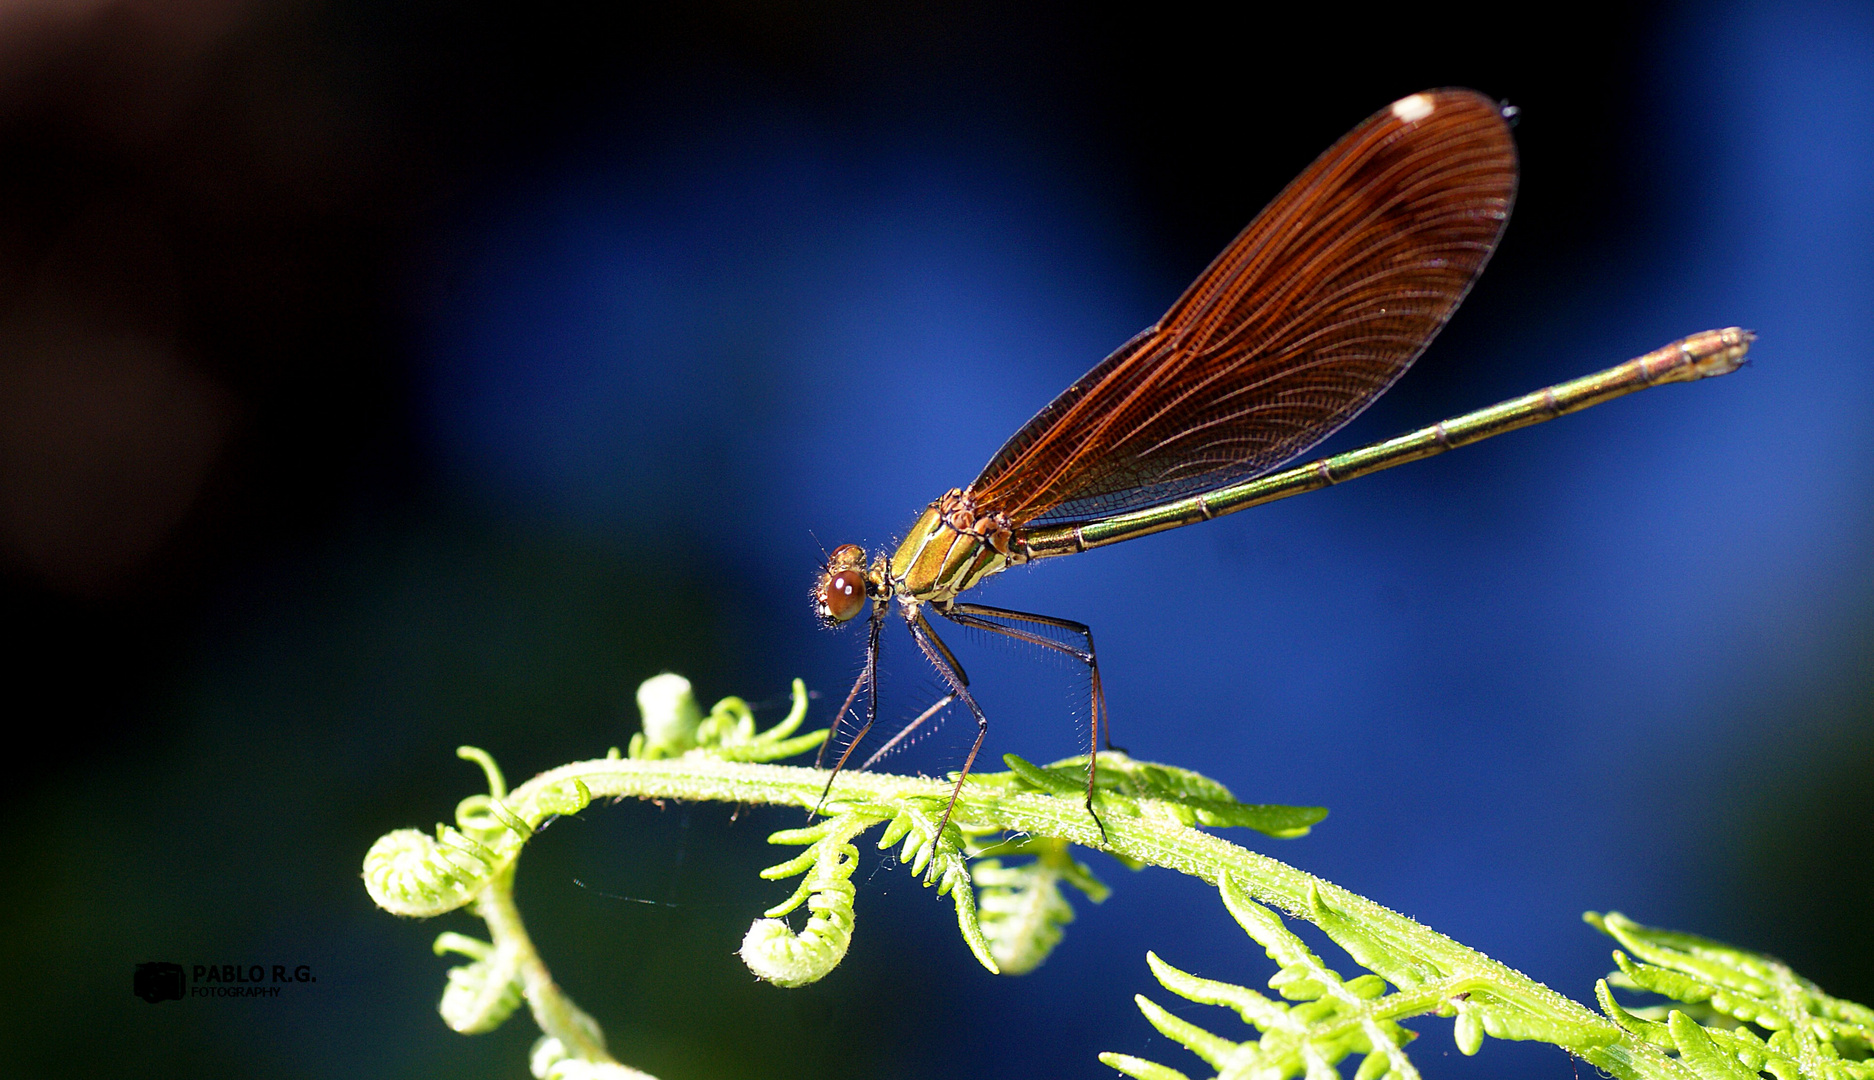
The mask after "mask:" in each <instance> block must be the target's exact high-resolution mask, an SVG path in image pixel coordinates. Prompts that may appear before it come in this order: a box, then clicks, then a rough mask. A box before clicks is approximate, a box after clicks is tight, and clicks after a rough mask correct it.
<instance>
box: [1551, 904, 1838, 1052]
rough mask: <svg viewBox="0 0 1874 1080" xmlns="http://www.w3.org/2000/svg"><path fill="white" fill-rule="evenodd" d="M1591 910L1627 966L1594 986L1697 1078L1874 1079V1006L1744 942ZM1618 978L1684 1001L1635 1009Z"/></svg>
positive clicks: (1605, 1007) (1620, 1018) (1604, 1004)
mask: <svg viewBox="0 0 1874 1080" xmlns="http://www.w3.org/2000/svg"><path fill="white" fill-rule="evenodd" d="M1584 918H1585V919H1586V920H1587V921H1588V922H1589V923H1590V924H1592V925H1593V926H1594V927H1596V928H1597V929H1599V930H1601V931H1602V932H1603V933H1605V934H1607V935H1608V936H1609V937H1611V938H1613V939H1614V940H1616V941H1618V942H1620V944H1621V945H1623V946H1625V951H1624V952H1623V951H1620V950H1615V952H1614V963H1615V964H1616V965H1617V966H1618V968H1619V970H1618V971H1617V972H1615V973H1614V974H1613V975H1610V976H1609V977H1608V978H1606V979H1603V980H1601V981H1600V982H1599V983H1596V984H1595V988H1594V990H1595V997H1596V998H1597V999H1598V1000H1599V1002H1600V1005H1601V1011H1602V1012H1604V1013H1606V1014H1607V1016H1608V1018H1609V1019H1611V1020H1613V1021H1614V1022H1615V1023H1616V1024H1619V1025H1620V1026H1621V1027H1622V1028H1624V1029H1626V1030H1627V1031H1628V1032H1630V1033H1632V1034H1633V1035H1636V1036H1638V1037H1639V1038H1641V1039H1642V1040H1644V1041H1645V1042H1646V1044H1647V1045H1649V1046H1651V1047H1656V1048H1658V1049H1660V1050H1663V1051H1666V1052H1668V1053H1674V1054H1677V1055H1678V1057H1677V1061H1678V1062H1679V1063H1680V1064H1681V1065H1683V1066H1684V1067H1686V1068H1687V1069H1689V1070H1690V1071H1691V1073H1692V1074H1693V1075H1695V1076H1696V1077H1698V1078H1699V1080H1751V1078H1752V1077H1754V1076H1755V1075H1756V1074H1758V1073H1764V1072H1767V1073H1769V1074H1771V1075H1772V1076H1774V1077H1776V1078H1777V1080H1874V1060H1871V1059H1874V1009H1869V1008H1868V1007H1867V1006H1865V1005H1858V1004H1856V1003H1854V1002H1852V1001H1843V1000H1841V999H1840V998H1833V997H1830V996H1828V995H1827V994H1825V993H1823V992H1822V990H1821V989H1820V988H1819V987H1817V986H1816V985H1815V984H1814V983H1812V982H1810V981H1809V980H1807V979H1804V978H1802V977H1801V976H1799V975H1797V974H1796V973H1795V972H1793V971H1791V970H1790V969H1789V967H1788V966H1787V965H1785V964H1782V963H1780V962H1778V961H1776V960H1772V959H1770V958H1769V957H1766V956H1761V955H1758V954H1756V953H1752V952H1748V951H1746V950H1744V949H1739V948H1735V947H1733V946H1730V945H1725V944H1722V943H1720V942H1716V941H1709V940H1706V939H1705V938H1700V937H1694V936H1692V935H1690V934H1681V933H1675V932H1672V931H1668V930H1657V929H1654V928H1652V927H1648V926H1642V925H1640V924H1639V923H1636V922H1634V921H1633V920H1631V919H1629V918H1627V917H1626V916H1624V915H1622V914H1620V913H1619V912H1609V913H1608V914H1606V915H1599V914H1596V913H1594V912H1589V913H1588V914H1587V915H1585V916H1584ZM1629 953H1630V954H1632V955H1631V956H1629V955H1628V954H1629ZM1610 984H1611V985H1610ZM1613 986H1619V987H1621V988H1623V989H1628V990H1639V991H1644V992H1647V993H1652V994H1658V995H1660V996H1661V997H1667V998H1671V999H1672V1000H1674V1001H1676V1002H1678V1003H1680V1004H1681V1005H1683V1006H1686V1008H1683V1009H1677V1008H1671V1007H1666V1006H1654V1007H1650V1008H1636V1009H1627V1008H1625V1007H1623V1006H1622V1005H1621V1004H1620V1003H1619V1002H1618V1001H1617V1000H1616V999H1615V998H1614V994H1613V989H1612V987H1613ZM1701 1021H1703V1022H1701Z"/></svg>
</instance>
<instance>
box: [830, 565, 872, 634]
mask: <svg viewBox="0 0 1874 1080" xmlns="http://www.w3.org/2000/svg"><path fill="white" fill-rule="evenodd" d="M819 600H820V617H821V618H822V619H826V620H827V621H829V622H835V623H843V622H848V621H850V620H851V619H852V618H853V616H855V615H857V614H859V612H861V611H863V610H865V575H864V574H862V573H860V572H859V571H857V570H841V571H840V572H839V573H837V574H828V575H827V576H826V580H825V581H824V582H822V583H821V585H820V596H819Z"/></svg>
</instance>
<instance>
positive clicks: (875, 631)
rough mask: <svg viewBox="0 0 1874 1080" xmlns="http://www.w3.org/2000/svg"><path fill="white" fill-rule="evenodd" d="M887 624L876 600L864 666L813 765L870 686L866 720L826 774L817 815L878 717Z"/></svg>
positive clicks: (824, 751) (867, 633)
mask: <svg viewBox="0 0 1874 1080" xmlns="http://www.w3.org/2000/svg"><path fill="white" fill-rule="evenodd" d="M884 626H885V607H884V605H883V604H874V605H873V606H872V618H871V620H870V622H869V623H868V624H867V627H866V641H865V665H864V666H863V667H862V668H860V670H859V677H858V678H857V679H855V680H853V684H852V690H851V692H849V693H848V694H847V695H846V703H845V704H844V705H841V706H840V707H839V712H837V713H835V714H834V715H833V727H832V729H831V730H829V731H828V732H827V733H826V741H825V742H822V743H821V744H820V752H819V753H818V754H816V755H814V759H813V767H814V768H816V769H817V768H819V767H820V762H821V760H822V759H824V758H825V757H826V748H827V747H828V746H829V745H831V743H832V742H833V739H834V738H835V737H836V736H838V735H839V725H840V721H842V720H844V719H846V710H848V709H850V708H852V703H853V702H854V701H855V700H857V699H858V697H859V690H860V688H861V687H867V686H869V687H871V689H872V692H871V694H869V695H867V698H866V707H865V724H864V726H862V727H861V728H860V729H859V733H858V734H857V735H854V736H853V737H852V741H851V742H849V743H847V744H846V750H845V752H844V753H842V754H840V755H839V761H837V762H835V763H834V765H833V775H831V776H829V777H827V778H826V787H824V788H822V789H821V790H820V801H819V802H817V803H814V804H813V815H818V814H819V813H820V808H821V807H822V806H825V805H826V797H827V796H828V795H830V794H832V792H833V781H835V780H837V779H839V774H840V771H841V770H842V769H844V768H845V767H846V759H847V758H849V757H851V756H852V752H853V751H854V750H857V749H858V748H859V741H860V740H861V739H864V738H865V734H866V732H868V731H871V730H872V723H873V722H874V721H876V720H877V719H878V641H879V631H880V630H882V629H884ZM813 815H810V816H813Z"/></svg>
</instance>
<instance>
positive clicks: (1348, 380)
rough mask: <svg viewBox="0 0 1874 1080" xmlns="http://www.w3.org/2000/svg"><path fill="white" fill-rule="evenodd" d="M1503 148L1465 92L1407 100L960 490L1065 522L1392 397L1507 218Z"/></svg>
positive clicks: (1483, 109)
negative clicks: (1385, 393) (966, 488)
mask: <svg viewBox="0 0 1874 1080" xmlns="http://www.w3.org/2000/svg"><path fill="white" fill-rule="evenodd" d="M1515 192H1516V147H1515V144H1514V143H1513V142H1512V141H1511V139H1510V131H1509V125H1508V124H1507V123H1506V122H1505V121H1504V119H1503V117H1502V116H1501V115H1500V113H1499V110H1498V107H1497V106H1496V105H1495V104H1494V103H1493V102H1491V101H1490V100H1489V99H1488V98H1486V97H1484V96H1483V95H1481V94H1478V93H1476V92H1475V91H1471V90H1432V91H1427V92H1426V93H1423V94H1414V95H1413V96H1411V97H1409V98H1404V99H1402V100H1400V101H1398V102H1395V103H1394V104H1393V105H1391V106H1390V107H1388V108H1386V109H1383V110H1381V111H1380V112H1378V113H1375V114H1374V115H1373V116H1371V117H1369V118H1368V119H1367V120H1366V122H1365V123H1363V124H1361V125H1360V126H1359V127H1357V128H1354V129H1353V131H1351V132H1349V133H1348V134H1347V135H1346V136H1345V137H1344V138H1342V139H1341V140H1340V141H1339V142H1337V143H1335V144H1334V145H1333V146H1332V147H1329V148H1328V150H1327V152H1326V153H1324V154H1322V155H1321V156H1320V157H1319V158H1317V159H1316V160H1315V162H1314V164H1312V165H1310V166H1309V167H1308V169H1307V171H1306V172H1303V173H1302V174H1301V175H1300V176H1298V177H1296V178H1295V180H1294V181H1293V182H1292V183H1290V184H1289V185H1288V187H1286V188H1284V189H1283V191H1282V193H1281V194H1280V195H1278V196H1276V199H1275V201H1274V202H1272V203H1270V204H1269V205H1268V206H1267V207H1266V208H1265V209H1264V210H1263V211H1262V213H1260V214H1258V215H1257V216H1256V219H1255V220H1254V221H1252V222H1250V223H1249V227H1248V228H1245V229H1244V230H1243V231H1242V233H1241V234H1239V235H1238V236H1237V238H1236V239H1235V240H1234V241H1232V242H1231V243H1230V246H1229V247H1228V248H1225V249H1224V251H1223V254H1221V255H1219V256H1217V259H1216V261H1215V262H1213V263H1211V264H1210V267H1209V268H1208V269H1206V270H1205V271H1204V272H1203V274H1202V275H1200V276H1199V277H1198V279H1197V280H1196V281H1195V282H1193V283H1192V285H1191V287H1190V288H1189V289H1188V290H1186V291H1185V293H1184V295H1183V296H1181V297H1179V298H1178V302H1177V303H1175V304H1173V305H1172V306H1171V310H1170V311H1168V312H1166V313H1165V317H1164V318H1163V319H1160V320H1159V321H1158V323H1157V325H1155V326H1152V327H1150V328H1148V329H1147V330H1145V331H1144V332H1143V333H1141V334H1140V335H1139V336H1137V337H1135V338H1133V339H1132V340H1131V341H1129V342H1127V343H1126V344H1124V345H1122V346H1120V348H1119V350H1118V351H1117V352H1115V353H1113V354H1112V355H1111V356H1109V357H1107V358H1106V359H1105V360H1104V361H1102V362H1101V363H1100V365H1099V366H1098V367H1095V368H1094V369H1093V370H1092V371H1090V372H1088V373H1087V374H1086V376H1085V377H1083V378H1082V379H1081V380H1080V381H1079V382H1077V383H1075V384H1074V385H1072V386H1070V387H1068V388H1067V389H1066V391H1064V392H1063V393H1062V394H1061V396H1060V397H1058V398H1055V399H1054V401H1053V402H1052V403H1050V404H1049V405H1048V406H1047V408H1045V409H1042V410H1041V412H1040V413H1038V414H1036V416H1035V418H1034V419H1032V420H1030V421H1029V422H1028V423H1027V424H1026V425H1024V426H1023V427H1022V429H1021V430H1020V431H1018V432H1016V433H1015V436H1014V437H1013V438H1011V439H1010V440H1009V441H1008V443H1007V444H1006V445H1004V446H1003V447H1002V449H1001V450H1000V451H998V452H997V453H996V456H995V457H994V458H992V459H991V460H990V462H989V464H988V465H987V466H986V467H984V469H983V472H982V475H981V476H979V477H977V478H976V482H975V483H974V484H972V485H971V486H970V493H971V495H972V496H973V498H974V499H975V502H976V505H977V508H978V509H979V510H981V511H984V512H989V511H1001V512H1003V513H1005V514H1007V515H1008V516H1009V519H1010V520H1011V521H1014V522H1016V523H1017V524H1018V525H1035V524H1050V525H1053V524H1069V523H1075V522H1083V521H1086V520H1090V519H1093V518H1098V517H1104V516H1106V515H1109V514H1114V513H1119V512H1122V511H1126V510H1134V509H1139V508H1141V507H1146V506H1153V505H1156V504H1158V503H1162V502H1167V501H1170V500H1172V499H1176V498H1181V497H1183V496H1185V495H1189V494H1192V493H1194V492H1199V491H1206V490H1210V489H1213V488H1218V487H1222V486H1224V485H1226V484H1230V483H1235V482H1236V481H1239V480H1243V479H1247V478H1249V477H1252V476H1255V475H1258V474H1260V473H1264V472H1267V471H1269V470H1271V469H1273V468H1275V467H1276V466H1277V465H1280V464H1281V463H1282V462H1284V461H1287V460H1288V459H1290V458H1292V457H1294V456H1295V455H1297V454H1300V453H1302V452H1303V451H1305V450H1307V449H1308V448H1309V447H1311V446H1313V445H1315V444H1316V443H1318V442H1320V441H1321V440H1322V439H1324V438H1326V437H1327V436H1328V435H1330V434H1332V433H1333V432H1334V431H1335V430H1336V429H1338V428H1339V427H1340V426H1341V425H1342V424H1345V423H1346V422H1347V421H1349V420H1351V419H1353V418H1354V416H1356V415H1357V414H1358V413H1359V412H1360V410H1362V409H1364V408H1366V406H1367V405H1368V404H1370V403H1371V402H1372V401H1373V399H1374V398H1376V397H1378V396H1379V395H1380V394H1381V393H1382V392H1383V391H1385V389H1386V388H1387V387H1389V386H1391V385H1392V384H1393V381H1394V380H1395V379H1397V378H1398V377H1399V376H1400V375H1401V374H1403V373H1404V372H1405V369H1406V368H1407V367H1409V366H1410V365H1411V363H1412V361H1413V360H1415V359H1417V358H1418V355H1419V354H1420V353H1421V352H1423V351H1425V347H1426V346H1427V345H1429V344H1430V343H1431V340H1432V338H1433V337H1434V336H1435V335H1436V334H1437V333H1438V330H1439V328H1441V327H1442V326H1444V323H1445V320H1446V319H1448V318H1450V317H1451V313H1452V312H1453V311H1454V310H1456V308H1457V306H1458V301H1460V300H1462V299H1463V298H1464V294H1465V293H1466V292H1467V291H1469V289H1470V287H1471V282H1472V281H1474V280H1476V277H1477V274H1478V272H1479V271H1481V270H1482V269H1483V266H1484V262H1485V261H1486V260H1487V259H1489V257H1490V252H1491V250H1492V249H1493V248H1495V247H1496V243H1497V238H1498V237H1499V236H1501V235H1502V232H1503V226H1504V224H1505V223H1506V222H1507V221H1508V220H1509V214H1510V203H1511V201H1512V199H1513V198H1514V196H1515Z"/></svg>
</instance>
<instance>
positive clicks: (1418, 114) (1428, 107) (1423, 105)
mask: <svg viewBox="0 0 1874 1080" xmlns="http://www.w3.org/2000/svg"><path fill="white" fill-rule="evenodd" d="M1392 114H1393V115H1394V116H1397V117H1398V118H1399V119H1401V120H1404V121H1405V122H1406V123H1408V124H1410V123H1413V122H1414V121H1418V120H1423V119H1425V118H1426V117H1428V116H1430V115H1431V114H1432V99H1431V95H1430V94H1413V95H1412V96H1411V97H1406V98H1400V99H1399V100H1398V101H1395V102H1393V103H1392Z"/></svg>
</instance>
